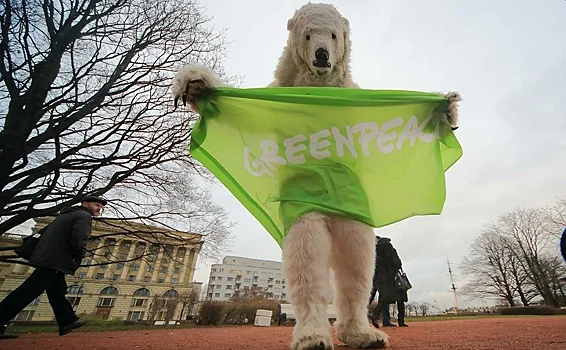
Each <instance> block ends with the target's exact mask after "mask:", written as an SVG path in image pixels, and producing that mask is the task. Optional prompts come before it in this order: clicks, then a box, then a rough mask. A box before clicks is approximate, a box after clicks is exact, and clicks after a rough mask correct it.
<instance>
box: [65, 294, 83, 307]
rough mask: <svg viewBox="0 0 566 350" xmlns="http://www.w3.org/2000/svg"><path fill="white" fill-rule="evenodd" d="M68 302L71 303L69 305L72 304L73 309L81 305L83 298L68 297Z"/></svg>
mask: <svg viewBox="0 0 566 350" xmlns="http://www.w3.org/2000/svg"><path fill="white" fill-rule="evenodd" d="M67 300H68V301H69V304H71V306H72V307H75V306H77V305H79V303H80V302H81V297H77V296H74V297H67Z"/></svg>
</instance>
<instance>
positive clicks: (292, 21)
mask: <svg viewBox="0 0 566 350" xmlns="http://www.w3.org/2000/svg"><path fill="white" fill-rule="evenodd" d="M294 19H295V17H293V18H290V19H289V20H288V21H287V30H288V31H291V29H293V24H295V21H294Z"/></svg>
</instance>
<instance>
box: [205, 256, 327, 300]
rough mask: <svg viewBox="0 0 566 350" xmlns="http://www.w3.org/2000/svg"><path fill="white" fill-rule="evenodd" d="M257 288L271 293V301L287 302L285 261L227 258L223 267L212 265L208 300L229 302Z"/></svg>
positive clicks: (223, 262)
mask: <svg viewBox="0 0 566 350" xmlns="http://www.w3.org/2000/svg"><path fill="white" fill-rule="evenodd" d="M330 278H331V283H330V286H331V300H333V299H334V285H333V283H332V273H331V276H330ZM255 287H259V288H261V290H262V291H265V292H267V293H270V294H271V299H275V300H280V301H286V299H287V287H286V281H285V277H284V275H283V262H281V261H272V260H260V259H250V258H245V257H238V256H226V257H224V259H223V261H222V264H213V265H212V266H211V269H210V277H209V279H208V290H207V295H206V300H213V301H228V300H230V299H232V297H233V296H234V294H235V293H240V294H241V293H244V292H245V290H247V289H251V288H255Z"/></svg>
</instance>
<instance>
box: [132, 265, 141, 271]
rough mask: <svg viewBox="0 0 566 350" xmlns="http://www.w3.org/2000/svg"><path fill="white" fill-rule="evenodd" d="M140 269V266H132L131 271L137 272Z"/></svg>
mask: <svg viewBox="0 0 566 350" xmlns="http://www.w3.org/2000/svg"><path fill="white" fill-rule="evenodd" d="M139 269H140V265H132V267H131V268H130V270H132V271H137V270H139Z"/></svg>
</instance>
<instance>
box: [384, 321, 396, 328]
mask: <svg viewBox="0 0 566 350" xmlns="http://www.w3.org/2000/svg"><path fill="white" fill-rule="evenodd" d="M383 327H397V325H396V324H395V323H393V322H389V323H384V324H383Z"/></svg>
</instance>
